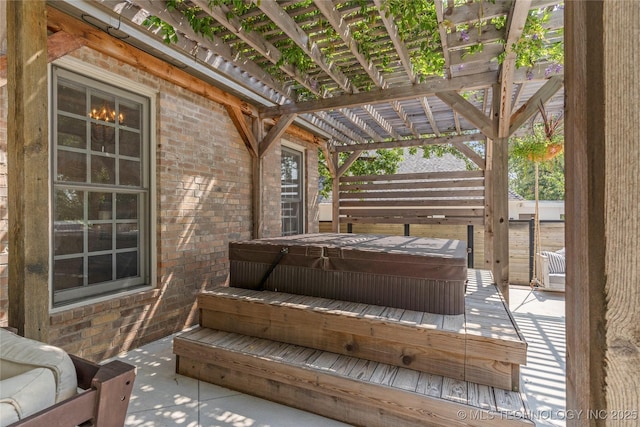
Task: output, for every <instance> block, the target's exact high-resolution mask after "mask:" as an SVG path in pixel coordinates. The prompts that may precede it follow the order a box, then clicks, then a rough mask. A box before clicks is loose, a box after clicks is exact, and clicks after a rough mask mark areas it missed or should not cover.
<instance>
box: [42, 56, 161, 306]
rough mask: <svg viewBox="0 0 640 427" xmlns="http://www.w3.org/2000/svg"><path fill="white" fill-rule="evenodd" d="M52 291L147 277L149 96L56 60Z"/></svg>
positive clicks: (141, 281)
mask: <svg viewBox="0 0 640 427" xmlns="http://www.w3.org/2000/svg"><path fill="white" fill-rule="evenodd" d="M52 90H53V96H52V100H53V105H52V109H51V110H52V116H53V126H52V135H53V143H52V151H53V155H52V168H51V170H52V184H53V187H52V198H53V202H52V209H53V211H52V220H53V226H52V227H51V230H52V233H53V235H52V239H51V241H52V246H53V248H52V251H51V252H52V257H53V260H52V273H51V276H52V279H51V280H52V298H53V306H54V307H59V306H62V305H66V304H71V303H76V302H80V301H83V300H87V299H91V298H95V297H99V296H103V295H108V294H112V293H116V292H120V291H124V290H130V289H133V288H136V287H139V286H144V285H148V284H149V264H150V263H149V253H150V251H149V249H150V248H149V225H150V224H149V209H150V207H149V185H150V183H149V179H150V177H149V160H150V159H149V116H150V112H149V109H150V101H149V98H147V97H144V96H140V95H137V94H135V93H131V92H129V91H126V90H123V89H120V88H117V87H114V86H112V85H109V84H106V83H103V82H99V81H96V80H93V79H90V78H88V77H85V76H81V75H79V74H76V73H73V72H71V71H68V70H65V69H62V68H58V67H54V69H53V84H52Z"/></svg>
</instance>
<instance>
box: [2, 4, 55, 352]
mask: <svg viewBox="0 0 640 427" xmlns="http://www.w3.org/2000/svg"><path fill="white" fill-rule="evenodd" d="M7 33H8V43H7V80H8V94H9V113H8V120H7V122H8V126H7V141H8V143H7V145H8V147H7V151H8V175H9V177H8V186H9V197H8V201H9V325H10V326H13V327H15V328H17V329H18V333H19V334H20V335H23V336H25V337H28V338H32V339H35V340H38V341H42V342H47V340H48V335H49V221H48V218H49V203H48V202H49V175H48V174H49V142H48V138H49V136H48V126H49V120H48V105H47V103H48V92H47V17H46V8H45V1H44V0H34V1H28V2H19V1H9V2H8V3H7Z"/></svg>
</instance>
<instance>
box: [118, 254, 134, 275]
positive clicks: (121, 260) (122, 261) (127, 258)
mask: <svg viewBox="0 0 640 427" xmlns="http://www.w3.org/2000/svg"><path fill="white" fill-rule="evenodd" d="M137 276H139V274H138V252H125V253H120V254H117V255H116V279H123V278H125V277H137Z"/></svg>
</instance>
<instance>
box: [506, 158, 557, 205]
mask: <svg viewBox="0 0 640 427" xmlns="http://www.w3.org/2000/svg"><path fill="white" fill-rule="evenodd" d="M538 168H539V178H538V187H539V199H540V200H564V195H565V192H564V183H565V180H564V154H560V155H558V156H556V157H554V158H553V159H551V160H549V161H547V162H543V163H540V164H539V165H538ZM509 188H510V189H512V190H513V191H515V192H516V193H518V194H519V195H521V196H522V197H524V198H525V199H527V200H535V192H534V189H535V164H534V163H533V162H530V161H527V160H525V159H522V158H518V157H513V156H511V157H509Z"/></svg>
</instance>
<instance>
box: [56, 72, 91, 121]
mask: <svg viewBox="0 0 640 427" xmlns="http://www.w3.org/2000/svg"><path fill="white" fill-rule="evenodd" d="M86 100H87V97H86V95H85V88H84V87H82V86H76V85H74V84H72V83H69V82H67V81H64V80H62V79H60V80H59V82H58V110H61V111H67V112H69V113H73V114H78V115H80V116H85V115H86V114H87V108H86V104H87V102H86Z"/></svg>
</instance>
